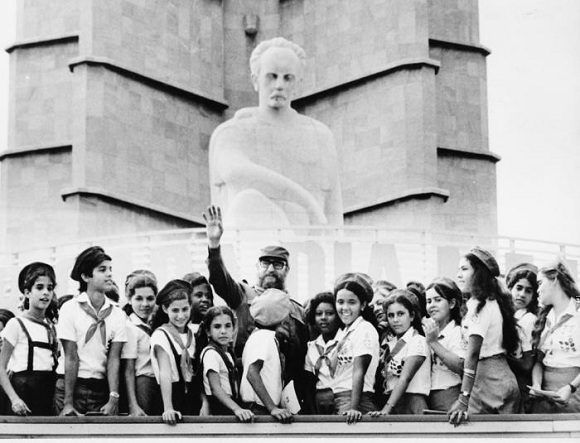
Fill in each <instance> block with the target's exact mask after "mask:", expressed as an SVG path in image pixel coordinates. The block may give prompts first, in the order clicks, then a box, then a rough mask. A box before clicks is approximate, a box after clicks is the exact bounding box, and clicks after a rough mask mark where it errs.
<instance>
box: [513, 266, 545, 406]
mask: <svg viewBox="0 0 580 443" xmlns="http://www.w3.org/2000/svg"><path fill="white" fill-rule="evenodd" d="M537 272H538V268H536V267H535V266H534V265H532V264H529V263H521V264H519V265H517V266H515V267H514V268H512V269H511V270H510V271H509V272H508V274H507V277H506V283H507V287H508V289H509V291H510V293H511V296H512V299H513V302H514V307H515V309H516V312H515V318H516V320H517V322H518V331H519V333H520V340H521V343H522V345H521V348H520V349H519V350H518V352H517V353H516V354H515V355H513V356H512V357H511V358H510V360H509V362H510V366H511V368H512V370H513V371H514V374H515V375H516V379H517V380H518V386H519V387H520V396H521V404H520V409H519V412H530V411H531V404H530V402H529V401H528V388H527V386H529V385H530V384H531V382H532V366H533V365H534V352H533V351H532V331H533V329H534V324H535V323H536V312H537V310H538V283H537V277H536V274H537Z"/></svg>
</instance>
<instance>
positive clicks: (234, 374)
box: [200, 344, 239, 400]
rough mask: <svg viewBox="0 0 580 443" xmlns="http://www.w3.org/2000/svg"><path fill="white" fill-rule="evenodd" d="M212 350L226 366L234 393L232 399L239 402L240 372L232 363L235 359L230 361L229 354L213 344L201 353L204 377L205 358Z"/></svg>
mask: <svg viewBox="0 0 580 443" xmlns="http://www.w3.org/2000/svg"><path fill="white" fill-rule="evenodd" d="M211 349H213V350H214V351H216V352H217V353H218V355H219V356H220V357H221V359H222V360H223V362H224V364H225V365H226V369H227V370H228V380H229V382H230V389H231V391H232V398H233V399H234V400H237V399H238V398H239V389H238V370H237V369H236V366H235V365H234V364H233V363H232V360H233V358H232V360H230V359H229V358H228V356H227V353H226V352H224V351H223V350H222V349H219V348H218V347H217V346H214V345H212V344H208V345H207V346H206V348H205V349H204V350H203V352H202V353H201V357H200V360H201V362H202V371H203V372H202V375H205V369H204V368H203V357H204V356H205V354H206V353H207V351H209V350H211Z"/></svg>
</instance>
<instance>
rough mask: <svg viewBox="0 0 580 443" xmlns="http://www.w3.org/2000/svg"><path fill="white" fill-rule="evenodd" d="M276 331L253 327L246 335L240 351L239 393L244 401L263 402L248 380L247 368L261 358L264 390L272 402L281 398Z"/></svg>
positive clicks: (280, 370) (280, 374)
mask: <svg viewBox="0 0 580 443" xmlns="http://www.w3.org/2000/svg"><path fill="white" fill-rule="evenodd" d="M275 339H276V333H275V332H274V331H270V330H268V329H254V331H253V332H252V333H251V334H250V336H249V337H248V341H247V342H246V345H245V346H244V352H243V353H242V364H243V366H244V372H243V375H242V383H241V384H240V395H241V397H242V400H243V401H245V402H248V403H249V402H256V403H258V404H260V405H262V406H264V403H263V402H262V400H260V398H259V397H258V394H256V392H255V391H254V389H253V388H252V385H250V382H249V381H248V369H249V367H250V365H251V364H252V363H254V362H255V361H257V360H262V361H263V362H264V365H263V366H262V370H261V371H260V376H261V377H262V381H263V382H264V386H265V387H266V391H268V394H269V395H270V397H271V398H272V401H273V402H274V404H276V405H279V404H280V400H281V398H282V388H283V386H282V366H281V363H280V354H279V352H278V346H276V341H275Z"/></svg>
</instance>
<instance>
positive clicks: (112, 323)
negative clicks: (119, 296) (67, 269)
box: [56, 292, 127, 379]
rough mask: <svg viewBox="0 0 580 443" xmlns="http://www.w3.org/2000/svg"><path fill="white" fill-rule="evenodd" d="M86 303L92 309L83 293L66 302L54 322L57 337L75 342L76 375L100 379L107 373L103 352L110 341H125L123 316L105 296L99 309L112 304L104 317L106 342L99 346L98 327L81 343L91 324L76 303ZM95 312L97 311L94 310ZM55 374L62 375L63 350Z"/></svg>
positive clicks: (105, 358) (104, 352) (124, 316)
mask: <svg viewBox="0 0 580 443" xmlns="http://www.w3.org/2000/svg"><path fill="white" fill-rule="evenodd" d="M82 302H86V303H87V304H88V306H89V309H92V310H93V311H94V308H93V306H92V305H91V302H90V300H89V296H88V295H87V293H86V292H83V293H81V294H79V295H78V296H77V297H75V298H73V299H72V300H69V301H68V302H66V303H65V304H64V305H63V306H62V308H61V310H60V315H59V319H58V324H57V325H56V333H57V337H58V338H59V340H70V341H74V342H76V344H77V354H78V356H79V370H78V377H80V378H98V379H104V378H105V376H106V373H107V353H108V350H109V346H110V344H111V342H121V343H124V342H126V341H127V331H126V328H127V316H126V315H125V313H124V312H123V311H122V310H121V309H120V308H119V307H118V306H116V305H114V304H113V303H111V301H110V300H109V299H108V298H107V297H105V302H104V303H103V306H102V307H101V310H104V309H107V308H108V307H109V306H111V305H113V310H112V311H111V314H110V315H109V316H108V317H107V318H106V319H105V326H106V333H107V334H106V344H105V345H103V343H102V340H101V333H100V330H99V328H97V331H96V332H95V334H94V335H93V336H92V337H91V339H90V340H89V341H88V342H87V343H85V336H86V334H87V330H88V329H89V327H90V326H91V325H92V324H93V323H95V320H94V319H93V318H91V317H90V316H89V315H88V314H87V313H86V312H85V311H83V310H82V309H81V307H80V306H79V303H82ZM95 313H97V312H96V311H95ZM56 372H57V374H61V375H63V374H64V353H63V354H61V356H60V358H59V362H58V367H57V370H56Z"/></svg>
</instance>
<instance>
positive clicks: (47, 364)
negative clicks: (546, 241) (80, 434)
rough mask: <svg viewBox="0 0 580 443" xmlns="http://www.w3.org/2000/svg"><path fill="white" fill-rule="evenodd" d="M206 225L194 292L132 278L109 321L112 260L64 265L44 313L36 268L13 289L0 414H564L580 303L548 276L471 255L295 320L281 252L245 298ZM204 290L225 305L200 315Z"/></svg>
mask: <svg viewBox="0 0 580 443" xmlns="http://www.w3.org/2000/svg"><path fill="white" fill-rule="evenodd" d="M204 217H205V218H206V222H207V224H208V246H209V258H208V270H209V278H206V277H204V276H203V275H201V274H199V273H191V274H187V275H185V276H184V277H183V278H182V279H175V280H171V281H169V282H168V283H166V284H165V285H164V286H163V287H162V288H161V289H158V287H159V286H158V282H157V279H156V277H155V275H154V274H153V273H152V272H150V271H147V270H135V271H134V272H132V273H131V274H130V275H128V276H127V278H126V281H125V298H126V304H124V306H122V307H121V306H120V304H119V303H118V301H116V300H115V299H118V294H117V296H115V291H116V289H115V288H116V285H115V283H114V281H113V274H112V258H111V257H110V256H109V255H107V253H106V252H105V251H104V250H103V249H102V248H100V247H98V246H94V247H91V248H88V249H86V250H85V251H83V252H81V253H80V254H79V256H78V257H77V259H76V261H75V264H74V266H73V269H72V271H71V278H72V279H73V280H75V281H77V282H78V283H79V293H78V294H77V295H75V296H72V297H66V298H65V297H61V298H58V299H57V297H56V287H57V282H56V277H55V273H54V270H53V268H52V267H51V266H50V265H48V264H46V263H40V262H35V263H31V264H28V265H27V266H25V267H24V268H23V269H22V270H21V272H20V274H19V276H18V286H19V289H20V291H21V292H22V294H23V297H24V298H23V301H24V302H23V306H22V308H23V309H22V312H20V313H18V315H16V316H14V315H13V314H12V313H11V312H10V311H7V310H0V328H2V332H1V333H0V337H1V352H0V386H1V387H2V392H0V394H1V398H0V408H1V410H0V412H1V413H3V414H16V415H55V414H56V415H81V414H86V415H98V414H103V415H116V414H123V413H126V414H129V415H132V416H145V415H161V416H162V418H163V420H164V421H165V422H166V423H170V424H175V423H177V422H179V421H180V420H181V418H182V416H183V415H232V416H236V417H237V418H238V419H239V420H240V421H242V422H250V421H252V420H253V418H254V416H255V415H271V416H273V417H274V418H276V419H277V420H278V421H280V422H283V423H288V422H291V421H292V417H293V415H294V414H297V413H299V414H339V415H343V416H344V417H345V419H346V421H347V422H348V423H353V422H356V421H358V420H360V419H361V417H362V416H363V415H366V414H368V415H369V416H380V415H389V414H424V413H445V414H447V415H448V417H449V421H450V422H451V423H454V424H459V423H461V422H463V421H465V420H467V419H468V417H469V414H506V413H546V412H549V413H561V412H580V393H579V392H578V391H577V388H578V387H579V386H580V312H579V311H578V307H579V303H580V292H579V291H578V288H577V286H576V284H575V282H574V279H573V277H572V275H571V273H570V270H569V269H568V268H567V267H566V266H565V265H564V264H563V263H562V262H561V261H558V262H556V263H555V264H554V265H553V266H548V267H544V268H541V269H537V268H536V267H535V266H534V265H532V264H529V263H522V264H520V265H518V266H516V267H514V268H512V269H511V270H509V271H508V272H507V273H506V275H505V279H504V278H502V277H501V272H500V269H499V266H498V263H497V261H496V260H495V258H494V257H493V256H492V254H491V253H490V252H488V251H486V250H484V249H481V248H478V247H474V248H473V249H471V250H470V251H469V252H468V253H467V254H465V255H464V256H463V257H462V258H461V260H460V263H459V268H458V272H457V275H456V278H455V279H450V278H447V277H441V278H436V279H434V280H433V281H432V282H431V283H430V284H429V285H427V287H426V288H424V287H423V285H422V284H421V283H419V282H410V283H409V284H408V285H407V287H406V288H404V289H397V288H395V287H394V285H392V284H390V283H388V282H386V281H376V282H373V280H372V279H371V277H369V276H368V275H366V274H362V273H348V274H344V275H341V276H339V277H338V278H337V279H336V281H335V284H334V288H333V290H332V291H329V292H322V293H319V294H316V295H315V296H314V297H313V298H312V299H311V300H309V301H308V302H307V303H306V304H305V306H304V307H302V306H301V305H300V304H298V303H297V302H296V301H294V300H292V299H291V297H290V295H289V294H288V293H287V292H286V290H285V277H286V275H287V273H288V271H289V262H288V258H289V252H288V251H287V250H286V249H284V248H282V247H280V246H269V247H266V248H264V249H263V250H262V254H261V255H260V257H259V260H258V266H257V270H258V281H257V284H256V285H254V286H250V285H249V284H247V283H246V282H236V281H234V280H233V279H232V278H231V276H230V275H229V273H228V271H227V269H226V267H225V264H224V263H223V260H222V259H221V255H220V239H221V235H222V233H223V227H222V223H221V213H220V211H219V208H215V207H211V208H209V210H208V213H207V214H205V215H204ZM214 291H215V293H216V294H218V295H219V296H220V297H221V298H222V299H223V300H225V302H226V304H227V305H228V306H222V305H220V306H214Z"/></svg>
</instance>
